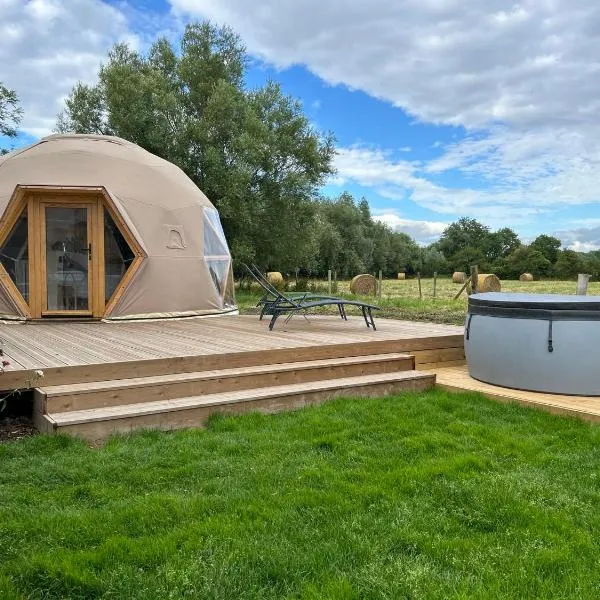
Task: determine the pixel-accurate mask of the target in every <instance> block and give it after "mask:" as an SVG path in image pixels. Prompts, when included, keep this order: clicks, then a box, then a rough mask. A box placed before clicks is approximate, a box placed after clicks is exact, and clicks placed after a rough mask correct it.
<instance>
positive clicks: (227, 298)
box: [223, 265, 235, 308]
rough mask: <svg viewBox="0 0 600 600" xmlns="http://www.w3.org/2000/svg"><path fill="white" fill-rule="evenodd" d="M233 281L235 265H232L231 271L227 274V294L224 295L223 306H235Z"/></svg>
mask: <svg viewBox="0 0 600 600" xmlns="http://www.w3.org/2000/svg"><path fill="white" fill-rule="evenodd" d="M234 285H235V284H234V283H233V266H231V265H230V267H229V273H228V274H227V284H226V286H225V294H224V295H223V308H225V307H229V308H234V307H235V289H234Z"/></svg>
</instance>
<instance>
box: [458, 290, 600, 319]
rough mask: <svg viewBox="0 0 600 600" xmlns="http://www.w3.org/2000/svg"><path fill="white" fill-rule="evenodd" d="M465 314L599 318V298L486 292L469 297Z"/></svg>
mask: <svg viewBox="0 0 600 600" xmlns="http://www.w3.org/2000/svg"><path fill="white" fill-rule="evenodd" d="M469 313H471V314H479V315H490V316H513V317H521V318H527V317H528V316H531V317H535V316H536V315H538V316H541V317H543V316H544V315H547V316H549V317H550V318H552V317H557V316H558V315H559V314H562V315H563V318H575V319H584V318H590V319H594V320H595V319H600V296H575V295H573V296H570V295H567V294H510V293H504V292H486V293H485V294H473V295H471V296H469Z"/></svg>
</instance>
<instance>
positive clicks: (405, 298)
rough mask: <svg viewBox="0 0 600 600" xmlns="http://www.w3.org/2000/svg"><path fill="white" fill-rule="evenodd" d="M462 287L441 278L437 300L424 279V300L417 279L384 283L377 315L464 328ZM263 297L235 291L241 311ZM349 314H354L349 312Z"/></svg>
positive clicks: (564, 286) (535, 284)
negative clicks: (457, 295) (459, 293)
mask: <svg viewBox="0 0 600 600" xmlns="http://www.w3.org/2000/svg"><path fill="white" fill-rule="evenodd" d="M316 285H317V287H318V288H319V291H320V292H326V291H327V282H326V281H320V282H317V283H316ZM292 287H293V286H292ZM460 288H461V286H460V285H457V284H455V283H452V281H451V280H450V279H449V278H447V277H445V278H441V277H440V278H438V280H437V285H436V297H435V298H434V297H433V279H422V280H421V292H422V295H423V297H422V298H421V299H420V298H419V286H418V283H417V280H416V279H407V280H405V281H398V280H384V281H383V286H382V294H381V300H374V302H373V303H374V304H377V305H378V306H379V307H380V308H381V310H380V311H377V312H376V313H375V315H376V316H377V315H379V316H381V317H390V318H395V319H410V320H413V321H415V320H418V321H432V322H435V323H449V324H453V325H462V324H463V323H464V320H465V314H466V312H467V296H466V294H465V293H464V292H463V294H462V295H461V296H460V298H459V299H458V300H454V296H455V295H456V293H457V292H458V291H459V290H460ZM575 288H576V283H575V281H531V282H525V283H522V282H520V281H511V280H504V281H502V291H504V292H524V293H533V294H574V293H575ZM338 292H339V294H340V295H342V296H344V297H347V298H354V297H355V296H352V295H351V294H350V282H349V281H339V282H338ZM588 294H590V295H600V282H598V281H591V282H590V283H589V287H588ZM261 296H262V293H261V290H260V289H259V288H258V286H256V287H252V288H251V289H250V290H247V289H243V290H238V291H236V299H237V302H238V305H239V307H240V310H241V312H245V313H248V312H254V306H255V305H256V302H257V300H258V299H259V298H260V297H261ZM362 299H364V298H362ZM328 312H335V310H334V309H331V310H330V311H328ZM348 312H349V313H350V312H352V311H351V310H349V311H348ZM356 314H359V313H356Z"/></svg>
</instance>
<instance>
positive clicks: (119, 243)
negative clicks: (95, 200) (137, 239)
mask: <svg viewBox="0 0 600 600" xmlns="http://www.w3.org/2000/svg"><path fill="white" fill-rule="evenodd" d="M134 258H135V254H134V253H133V250H132V249H131V248H130V246H129V244H128V243H127V240H126V239H125V237H124V236H123V234H122V233H121V230H120V229H119V228H118V227H117V224H116V223H115V222H114V220H113V218H112V217H111V216H110V213H109V212H108V210H107V209H106V208H105V209H104V290H105V301H106V302H108V301H109V300H110V297H111V296H112V295H113V294H114V293H115V290H116V289H117V286H118V285H119V283H120V282H121V279H123V277H124V276H125V273H127V269H129V267H130V266H131V263H132V262H133V259H134Z"/></svg>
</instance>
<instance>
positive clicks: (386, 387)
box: [40, 370, 435, 442]
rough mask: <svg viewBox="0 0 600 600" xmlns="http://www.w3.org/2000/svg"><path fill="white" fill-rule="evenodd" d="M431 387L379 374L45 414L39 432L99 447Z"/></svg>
mask: <svg viewBox="0 0 600 600" xmlns="http://www.w3.org/2000/svg"><path fill="white" fill-rule="evenodd" d="M434 384H435V375H434V374H433V373H423V372H420V371H414V370H409V371H402V372H399V373H380V374H375V375H363V376H359V377H344V378H339V379H331V380H327V381H312V382H304V383H296V384H290V385H279V386H272V387H264V388H259V389H246V390H240V391H235V392H223V393H219V394H207V395H203V396H191V397H185V398H176V399H172V400H161V401H157V402H144V403H139V404H126V405H120V406H110V407H104V408H95V409H89V410H81V411H71V412H62V413H53V414H46V415H43V416H42V419H41V422H40V427H41V428H42V429H43V430H45V431H54V432H57V433H68V434H73V435H77V436H80V437H83V438H85V439H87V440H89V441H94V442H97V441H101V440H103V439H106V438H107V437H108V436H109V435H111V434H112V433H125V432H129V431H131V430H133V429H140V428H148V429H179V428H185V427H201V426H202V425H203V424H204V423H205V422H206V420H207V418H208V417H209V416H210V415H211V414H213V413H215V412H221V413H240V412H245V411H251V410H258V411H261V412H276V411H280V410H289V409H295V408H300V407H302V406H306V405H309V404H318V403H322V402H325V401H327V400H330V399H333V398H338V397H343V396H348V397H365V398H368V397H378V396H386V395H390V394H396V393H399V392H401V391H406V390H415V391H418V390H425V389H428V388H430V387H432V386H433V385H434Z"/></svg>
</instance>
